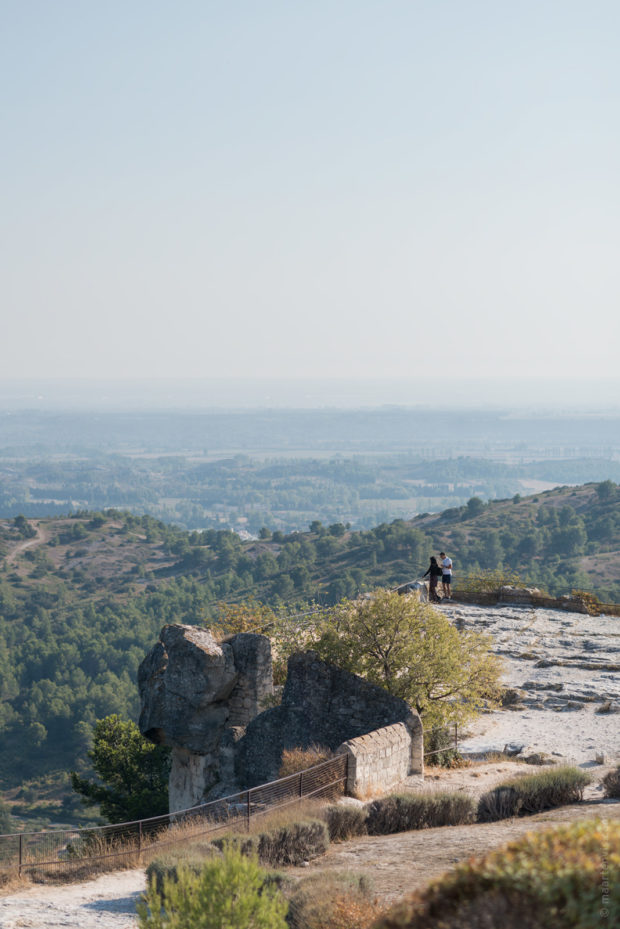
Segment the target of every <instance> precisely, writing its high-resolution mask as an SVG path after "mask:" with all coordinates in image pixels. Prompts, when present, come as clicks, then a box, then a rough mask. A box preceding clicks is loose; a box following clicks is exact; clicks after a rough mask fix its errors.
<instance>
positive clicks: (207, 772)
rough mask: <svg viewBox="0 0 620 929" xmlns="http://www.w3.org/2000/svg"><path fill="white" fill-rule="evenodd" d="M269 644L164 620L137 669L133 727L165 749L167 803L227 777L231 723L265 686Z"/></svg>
mask: <svg viewBox="0 0 620 929" xmlns="http://www.w3.org/2000/svg"><path fill="white" fill-rule="evenodd" d="M272 686H273V685H272V672H271V645H270V642H269V639H267V638H266V637H265V636H260V635H250V634H247V633H242V634H240V635H236V636H233V637H232V638H231V639H229V640H228V641H227V642H222V643H218V642H216V640H215V639H214V637H213V636H212V634H211V633H210V632H209V631H208V630H206V629H200V628H198V627H196V626H182V625H170V626H164V628H163V629H162V631H161V634H160V637H159V641H158V642H157V644H156V645H154V646H153V648H152V649H151V651H150V652H149V653H148V655H147V656H146V658H145V659H144V661H143V662H142V664H141V665H140V668H139V671H138V688H139V691H140V699H141V703H142V709H141V713H140V721H139V725H140V730H141V732H142V733H143V734H144V735H146V736H147V738H149V739H152V741H153V742H159V743H162V744H164V745H169V746H170V747H171V748H172V768H171V772H170V809H171V810H180V809H187V808H189V807H191V806H195V805H197V804H198V803H202V802H203V800H204V799H205V796H207V795H208V794H209V792H210V791H211V790H212V789H213V788H214V787H216V785H218V784H221V783H222V780H223V777H228V778H230V777H232V776H234V758H233V757H232V755H231V752H232V754H234V751H233V749H231V746H234V744H235V742H236V740H237V738H238V735H239V734H240V733H235V729H238V728H239V727H244V726H245V725H247V723H248V722H249V721H250V720H251V719H253V718H254V717H255V716H256V715H257V714H258V713H259V712H260V710H261V703H262V701H263V700H264V698H265V697H266V696H267V695H268V694H270V693H271V691H272Z"/></svg>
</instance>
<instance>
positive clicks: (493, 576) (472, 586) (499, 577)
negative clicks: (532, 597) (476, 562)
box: [459, 568, 524, 594]
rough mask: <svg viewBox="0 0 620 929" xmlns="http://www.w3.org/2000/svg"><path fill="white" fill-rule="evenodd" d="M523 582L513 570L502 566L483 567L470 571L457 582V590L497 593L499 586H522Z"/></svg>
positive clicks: (473, 592) (471, 592)
mask: <svg viewBox="0 0 620 929" xmlns="http://www.w3.org/2000/svg"><path fill="white" fill-rule="evenodd" d="M523 586H524V583H523V581H522V579H521V578H520V577H519V575H518V574H515V573H514V571H505V570H504V569H503V568H493V569H483V570H478V571H470V573H469V574H468V575H467V577H465V578H463V579H462V580H461V581H460V582H459V590H462V591H463V593H469V594H477V593H497V592H499V590H500V588H501V587H523Z"/></svg>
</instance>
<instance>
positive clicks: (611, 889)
mask: <svg viewBox="0 0 620 929" xmlns="http://www.w3.org/2000/svg"><path fill="white" fill-rule="evenodd" d="M618 925H620V823H617V822H609V821H602V822H601V821H600V820H599V821H590V822H581V823H573V824H572V825H570V826H564V827H562V828H559V829H551V830H547V831H545V832H536V833H533V832H530V833H528V834H527V835H525V836H523V837H522V838H521V839H519V840H518V841H516V842H512V843H510V844H509V845H506V846H505V847H504V848H501V849H497V850H496V851H493V852H491V853H490V854H488V855H486V856H485V857H484V858H482V859H479V860H478V861H470V862H468V863H467V864H462V865H459V866H458V867H457V868H455V869H454V870H453V871H451V872H450V873H449V874H446V875H444V877H442V878H441V879H440V880H439V881H436V882H434V883H432V884H431V885H429V887H427V888H426V889H425V890H423V891H422V892H420V893H418V894H414V895H413V896H412V897H411V898H410V899H409V900H407V901H405V902H404V903H402V904H400V905H399V906H397V907H396V908H395V909H393V910H392V911H390V913H388V914H387V915H386V916H385V917H384V918H383V919H382V920H381V921H380V922H379V923H378V924H377V926H376V929H474V927H476V929H478V927H496V926H497V927H499V926H501V927H502V929H600V927H601V926H609V927H611V926H618Z"/></svg>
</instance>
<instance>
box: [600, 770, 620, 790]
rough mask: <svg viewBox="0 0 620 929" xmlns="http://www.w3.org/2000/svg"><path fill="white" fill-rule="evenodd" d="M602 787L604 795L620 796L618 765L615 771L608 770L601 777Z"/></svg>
mask: <svg viewBox="0 0 620 929" xmlns="http://www.w3.org/2000/svg"><path fill="white" fill-rule="evenodd" d="M603 787H604V788H605V796H606V797H614V798H616V797H620V765H618V767H617V768H616V770H615V771H610V772H609V773H608V774H606V775H605V777H604V778H603Z"/></svg>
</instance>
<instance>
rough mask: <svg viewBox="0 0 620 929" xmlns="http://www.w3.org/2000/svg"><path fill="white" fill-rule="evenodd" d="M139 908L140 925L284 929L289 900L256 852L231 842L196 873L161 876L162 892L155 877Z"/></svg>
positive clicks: (175, 928)
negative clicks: (260, 863) (268, 878)
mask: <svg viewBox="0 0 620 929" xmlns="http://www.w3.org/2000/svg"><path fill="white" fill-rule="evenodd" d="M137 909H138V924H139V926H140V929H187V927H189V926H192V927H196V929H197V927H200V929H286V919H285V916H286V911H287V909H288V904H287V902H286V900H285V899H284V898H283V897H282V895H281V894H280V893H279V891H278V890H276V888H275V887H274V886H273V885H271V884H270V883H269V882H267V881H266V874H265V872H264V871H262V870H261V869H260V868H259V866H258V862H257V861H256V859H255V858H252V857H249V858H248V857H246V856H245V855H242V854H241V852H240V851H239V849H235V848H232V847H229V848H226V849H225V851H224V854H223V856H222V858H221V859H217V858H214V859H212V860H211V861H207V862H206V863H205V864H204V865H203V867H202V870H201V871H200V872H199V873H195V872H193V871H191V870H189V869H182V870H181V871H179V873H178V874H177V879H176V880H171V879H170V878H164V879H163V890H162V891H161V892H159V891H158V890H157V887H156V885H155V882H154V881H153V882H152V883H151V885H150V887H149V890H148V891H147V894H146V903H141V904H139V905H138V908H137Z"/></svg>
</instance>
